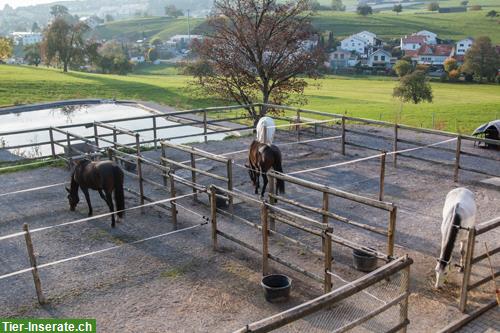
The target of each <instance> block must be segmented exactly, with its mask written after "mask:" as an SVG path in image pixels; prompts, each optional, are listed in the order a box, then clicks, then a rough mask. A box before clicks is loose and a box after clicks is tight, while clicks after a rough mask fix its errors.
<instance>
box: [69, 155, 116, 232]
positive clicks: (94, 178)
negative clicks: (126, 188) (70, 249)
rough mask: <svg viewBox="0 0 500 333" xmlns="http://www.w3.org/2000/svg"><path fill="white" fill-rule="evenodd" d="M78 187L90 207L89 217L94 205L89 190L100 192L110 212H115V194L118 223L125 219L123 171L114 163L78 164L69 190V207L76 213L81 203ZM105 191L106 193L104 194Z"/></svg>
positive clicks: (72, 175) (113, 223) (113, 221)
mask: <svg viewBox="0 0 500 333" xmlns="http://www.w3.org/2000/svg"><path fill="white" fill-rule="evenodd" d="M78 187H81V188H82V192H83V194H84V195H85V199H86V200H87V205H88V206H89V216H92V204H91V203H90V196H89V189H92V190H95V191H98V192H99V195H100V196H101V198H102V199H103V200H104V201H106V204H107V205H108V207H109V210H110V212H114V211H115V209H114V206H113V199H112V198H111V193H113V191H114V192H115V202H116V208H117V210H118V211H120V212H118V222H120V220H121V218H122V217H123V212H121V210H123V209H124V208H125V198H124V196H123V171H122V170H121V169H120V167H119V166H117V165H116V164H115V163H113V162H112V161H102V162H91V161H89V160H81V161H78V162H77V163H76V166H75V169H74V170H73V173H72V174H71V187H70V188H67V187H66V191H68V193H69V194H68V200H69V207H70V210H71V211H74V210H75V208H76V205H78V202H79V201H80V198H79V196H78ZM103 191H104V193H103ZM111 227H113V228H114V227H115V214H113V215H111Z"/></svg>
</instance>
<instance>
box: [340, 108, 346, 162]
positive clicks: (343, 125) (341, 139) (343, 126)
mask: <svg viewBox="0 0 500 333" xmlns="http://www.w3.org/2000/svg"><path fill="white" fill-rule="evenodd" d="M341 124H342V133H341V134H340V135H341V137H340V143H341V145H342V155H345V116H342V122H341Z"/></svg>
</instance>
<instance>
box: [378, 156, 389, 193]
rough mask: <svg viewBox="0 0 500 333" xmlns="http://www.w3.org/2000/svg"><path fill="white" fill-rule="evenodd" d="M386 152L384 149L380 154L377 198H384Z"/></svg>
mask: <svg viewBox="0 0 500 333" xmlns="http://www.w3.org/2000/svg"><path fill="white" fill-rule="evenodd" d="M386 156H387V153H386V151H385V150H384V151H382V156H380V182H379V191H378V200H379V201H383V200H384V182H385V159H386Z"/></svg>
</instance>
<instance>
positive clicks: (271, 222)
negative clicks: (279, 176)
mask: <svg viewBox="0 0 500 333" xmlns="http://www.w3.org/2000/svg"><path fill="white" fill-rule="evenodd" d="M267 179H268V181H269V193H272V194H274V195H276V194H277V192H276V178H275V177H274V176H273V175H271V174H269V173H268V174H267ZM269 204H270V205H273V206H274V205H276V199H275V198H274V197H273V196H269ZM269 229H270V230H272V231H275V230H276V221H275V219H274V217H271V218H269Z"/></svg>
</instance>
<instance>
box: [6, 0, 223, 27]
mask: <svg viewBox="0 0 500 333" xmlns="http://www.w3.org/2000/svg"><path fill="white" fill-rule="evenodd" d="M212 2H213V1H212V0H84V1H81V0H78V1H77V0H69V1H54V2H53V3H50V4H42V5H36V6H26V7H18V8H16V9H13V8H12V7H10V6H5V7H4V8H3V9H0V34H8V33H10V32H12V31H29V30H30V29H31V26H32V25H33V23H34V22H37V24H38V25H39V26H45V25H46V24H47V22H48V21H49V19H50V7H51V6H53V5H55V4H58V5H63V6H66V7H67V8H68V9H69V12H70V13H71V14H72V15H78V16H80V17H82V16H91V15H97V16H99V17H101V18H104V17H105V16H106V15H108V14H109V15H111V16H113V18H115V19H124V18H130V17H144V16H146V17H147V16H161V15H164V11H165V6H166V5H168V4H173V5H175V6H176V7H177V8H179V9H181V10H183V11H186V10H188V9H189V10H190V11H191V15H192V16H198V17H204V16H206V14H207V13H208V11H209V10H210V8H211V6H212Z"/></svg>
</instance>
